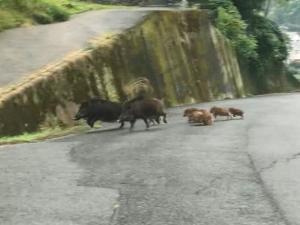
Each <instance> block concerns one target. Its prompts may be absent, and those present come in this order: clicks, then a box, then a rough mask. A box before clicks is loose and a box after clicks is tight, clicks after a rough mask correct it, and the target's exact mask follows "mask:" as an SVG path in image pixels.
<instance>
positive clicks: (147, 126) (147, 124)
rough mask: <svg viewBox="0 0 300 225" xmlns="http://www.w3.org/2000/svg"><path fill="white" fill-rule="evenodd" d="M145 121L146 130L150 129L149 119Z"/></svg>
mask: <svg viewBox="0 0 300 225" xmlns="http://www.w3.org/2000/svg"><path fill="white" fill-rule="evenodd" d="M143 120H144V122H145V124H146V128H147V129H148V128H149V127H150V126H149V123H148V120H147V118H143Z"/></svg>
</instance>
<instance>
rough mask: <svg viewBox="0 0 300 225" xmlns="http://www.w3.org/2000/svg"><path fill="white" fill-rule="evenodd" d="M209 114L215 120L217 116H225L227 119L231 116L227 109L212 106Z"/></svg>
mask: <svg viewBox="0 0 300 225" xmlns="http://www.w3.org/2000/svg"><path fill="white" fill-rule="evenodd" d="M210 113H211V114H213V115H214V117H215V118H217V116H226V117H227V119H231V118H232V115H231V113H230V112H229V110H228V109H227V108H221V107H216V106H214V107H212V108H211V109H210Z"/></svg>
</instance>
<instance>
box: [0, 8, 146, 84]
mask: <svg viewBox="0 0 300 225" xmlns="http://www.w3.org/2000/svg"><path fill="white" fill-rule="evenodd" d="M148 10H151V9H145V10H140V9H136V10H131V9H128V10H124V9H122V10H101V11H90V12H86V13H82V14H79V15H77V16H74V17H73V18H72V19H71V20H69V21H67V22H63V23H56V24H50V25H41V26H33V27H27V28H18V29H12V30H8V31H5V32H1V33H0V49H1V54H0V87H1V86H5V85H7V84H12V83H14V82H16V81H18V80H19V79H20V78H21V77H23V76H25V75H28V74H29V73H31V72H33V71H35V70H37V69H40V68H41V67H42V66H45V65H47V64H49V63H54V62H56V61H58V60H60V59H62V58H63V57H64V56H65V55H66V54H68V53H70V52H72V51H75V50H79V49H82V48H84V47H85V46H86V44H87V42H88V40H90V39H91V38H95V37H98V36H101V35H103V34H104V33H107V32H113V33H117V32H121V31H123V30H125V29H127V28H130V27H132V26H133V25H135V24H136V23H137V22H138V21H140V20H141V19H142V18H143V17H144V16H145V15H146V14H148V13H149V11H148Z"/></svg>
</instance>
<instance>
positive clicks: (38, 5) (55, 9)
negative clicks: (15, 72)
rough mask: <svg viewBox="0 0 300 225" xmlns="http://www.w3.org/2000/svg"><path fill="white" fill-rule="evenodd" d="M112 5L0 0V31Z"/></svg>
mask: <svg viewBox="0 0 300 225" xmlns="http://www.w3.org/2000/svg"><path fill="white" fill-rule="evenodd" d="M111 7H114V6H112V5H101V4H95V3H89V2H84V1H79V0H0V31H2V30H5V29H9V28H13V27H18V26H21V25H25V24H48V23H53V22H59V21H65V20H67V19H68V18H69V17H70V15H72V14H76V13H80V12H84V11H88V10H94V9H106V8H111Z"/></svg>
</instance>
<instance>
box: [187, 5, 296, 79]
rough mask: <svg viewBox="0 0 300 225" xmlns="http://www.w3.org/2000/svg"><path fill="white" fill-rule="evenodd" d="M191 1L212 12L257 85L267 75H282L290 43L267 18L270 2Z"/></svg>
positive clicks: (218, 26)
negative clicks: (288, 43)
mask: <svg viewBox="0 0 300 225" xmlns="http://www.w3.org/2000/svg"><path fill="white" fill-rule="evenodd" d="M191 1H192V2H197V3H201V4H202V6H204V7H205V8H209V9H211V10H212V12H213V13H212V14H213V18H214V21H215V25H216V27H217V28H218V29H219V30H220V31H221V32H222V33H223V34H224V35H225V36H226V37H227V38H228V39H229V40H230V41H231V43H232V45H233V46H234V47H235V48H236V50H237V52H238V53H239V56H240V57H239V58H240V60H239V61H240V62H241V65H243V67H244V69H245V70H247V71H248V73H249V74H251V75H252V76H253V77H254V78H255V79H256V81H257V82H260V83H263V82H264V81H263V80H262V79H261V78H262V77H265V78H266V77H267V76H268V75H271V76H273V75H274V74H282V73H281V72H283V71H284V60H285V59H286V58H287V55H288V51H287V41H286V38H285V36H284V35H283V34H282V32H281V31H280V30H279V28H278V25H277V24H276V23H274V22H273V21H271V20H270V19H268V18H267V17H265V16H264V15H266V14H267V12H268V10H269V7H270V3H271V2H272V1H271V0H247V1H245V0H191ZM282 1H284V0H282ZM294 1H296V0H294ZM297 1H300V0H297ZM277 2H278V0H277ZM245 67H246V68H245ZM280 71H281V72H280Z"/></svg>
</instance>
